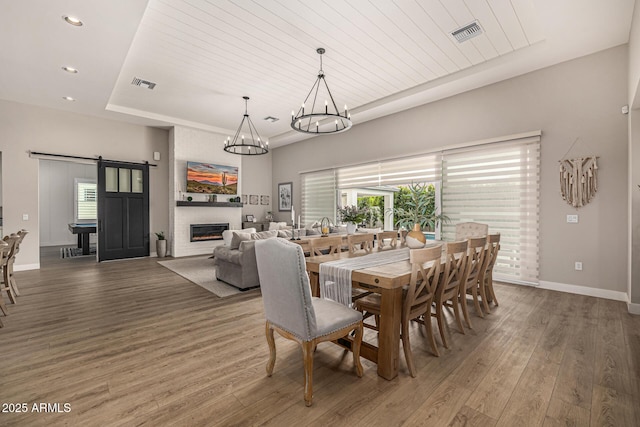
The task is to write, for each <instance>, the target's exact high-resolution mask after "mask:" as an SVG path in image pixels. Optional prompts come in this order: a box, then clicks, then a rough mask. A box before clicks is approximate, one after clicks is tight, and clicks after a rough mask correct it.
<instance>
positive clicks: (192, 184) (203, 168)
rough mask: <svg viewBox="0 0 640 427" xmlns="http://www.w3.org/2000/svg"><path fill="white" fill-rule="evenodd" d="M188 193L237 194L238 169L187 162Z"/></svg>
mask: <svg viewBox="0 0 640 427" xmlns="http://www.w3.org/2000/svg"><path fill="white" fill-rule="evenodd" d="M187 193H205V194H237V193H238V168H237V167H236V166H224V165H216V164H213V163H201V162H187Z"/></svg>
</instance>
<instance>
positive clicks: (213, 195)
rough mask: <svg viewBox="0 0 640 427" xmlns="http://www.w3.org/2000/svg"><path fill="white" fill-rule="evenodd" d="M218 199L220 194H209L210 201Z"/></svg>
mask: <svg viewBox="0 0 640 427" xmlns="http://www.w3.org/2000/svg"><path fill="white" fill-rule="evenodd" d="M217 200H218V196H216V195H215V194H209V201H210V202H215V201H217Z"/></svg>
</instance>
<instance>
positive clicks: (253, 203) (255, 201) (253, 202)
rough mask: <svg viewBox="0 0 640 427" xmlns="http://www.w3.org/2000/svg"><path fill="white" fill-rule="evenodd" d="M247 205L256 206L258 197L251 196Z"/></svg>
mask: <svg viewBox="0 0 640 427" xmlns="http://www.w3.org/2000/svg"><path fill="white" fill-rule="evenodd" d="M249 204H250V205H257V204H258V196H257V195H255V194H252V195H250V196H249Z"/></svg>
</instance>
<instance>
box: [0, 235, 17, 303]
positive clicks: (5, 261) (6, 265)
mask: <svg viewBox="0 0 640 427" xmlns="http://www.w3.org/2000/svg"><path fill="white" fill-rule="evenodd" d="M3 240H4V241H5V242H6V243H7V245H9V247H8V249H7V250H5V251H4V252H3V254H2V260H1V261H0V267H2V281H1V282H0V292H2V291H6V292H7V296H8V297H9V301H11V303H12V304H15V303H16V302H17V301H16V293H15V290H14V287H13V286H12V283H11V281H12V279H13V261H14V259H15V253H16V247H17V243H18V240H20V236H18V235H17V234H15V233H14V234H11V235H9V236H5V237H4V238H3Z"/></svg>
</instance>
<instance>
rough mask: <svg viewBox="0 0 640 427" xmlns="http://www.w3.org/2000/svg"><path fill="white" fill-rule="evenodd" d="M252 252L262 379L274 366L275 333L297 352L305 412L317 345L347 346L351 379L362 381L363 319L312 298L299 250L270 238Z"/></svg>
mask: <svg viewBox="0 0 640 427" xmlns="http://www.w3.org/2000/svg"><path fill="white" fill-rule="evenodd" d="M255 250H256V262H257V265H258V276H259V277H260V288H261V291H262V302H263V305H264V313H265V317H266V324H265V333H266V337H267V343H268V345H269V352H270V355H269V361H268V362H267V375H268V376H271V375H272V374H273V368H274V366H275V363H276V345H275V340H274V331H277V332H278V334H280V335H281V336H283V337H284V338H287V339H290V340H293V341H296V342H298V343H299V344H300V345H301V347H302V357H303V362H304V401H305V403H306V405H307V406H311V403H312V398H313V353H314V351H315V349H316V346H317V345H318V343H320V342H323V341H333V340H336V339H338V338H346V339H348V340H349V341H351V349H352V351H353V363H354V365H355V368H356V374H357V375H358V377H362V365H361V364H360V346H361V344H362V333H363V325H362V314H361V313H360V312H359V311H357V310H353V309H351V308H349V307H347V306H345V305H342V304H339V303H337V302H335V301H332V300H328V299H321V298H316V297H312V296H311V287H310V285H309V276H308V275H307V272H306V266H305V260H304V254H303V252H302V248H301V247H300V245H297V244H295V243H291V242H289V241H288V240H285V239H282V238H273V239H266V240H258V241H256V244H255ZM352 331H354V332H355V333H354V335H353V336H351V335H350V334H351V332H352Z"/></svg>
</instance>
